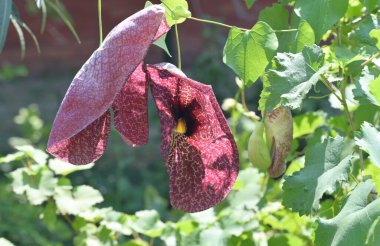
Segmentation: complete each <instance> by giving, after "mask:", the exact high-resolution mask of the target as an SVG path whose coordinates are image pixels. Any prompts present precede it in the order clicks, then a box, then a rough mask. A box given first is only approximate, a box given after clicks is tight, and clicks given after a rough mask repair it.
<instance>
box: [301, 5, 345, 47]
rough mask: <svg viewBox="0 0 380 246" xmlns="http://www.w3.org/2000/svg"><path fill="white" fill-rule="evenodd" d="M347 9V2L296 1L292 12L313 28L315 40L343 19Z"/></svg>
mask: <svg viewBox="0 0 380 246" xmlns="http://www.w3.org/2000/svg"><path fill="white" fill-rule="evenodd" d="M347 7H348V0H339V1H337V0H313V1H310V0H298V1H296V4H295V6H294V11H295V12H296V14H297V15H298V16H299V17H301V19H305V20H307V22H309V24H310V25H311V26H312V27H313V29H314V33H315V40H316V41H319V40H320V39H321V38H322V36H323V35H324V34H325V33H326V32H327V31H328V30H329V29H330V28H331V27H332V26H333V25H334V24H335V23H337V22H338V21H339V19H340V18H342V17H343V15H344V13H345V12H346V10H347Z"/></svg>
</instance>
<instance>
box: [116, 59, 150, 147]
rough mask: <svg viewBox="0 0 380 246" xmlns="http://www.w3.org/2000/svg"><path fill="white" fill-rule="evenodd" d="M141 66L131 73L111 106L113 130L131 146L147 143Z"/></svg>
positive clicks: (146, 111)
mask: <svg viewBox="0 0 380 246" xmlns="http://www.w3.org/2000/svg"><path fill="white" fill-rule="evenodd" d="M142 66H143V64H140V65H139V66H138V67H137V68H136V70H135V71H134V72H133V73H132V75H131V77H129V79H128V81H127V82H126V83H125V84H124V86H123V88H122V89H121V91H120V92H119V94H118V95H117V97H116V99H115V101H114V103H113V105H112V109H113V111H114V124H115V128H116V130H117V131H118V132H119V133H120V135H121V136H122V138H123V140H124V141H125V142H126V143H127V144H129V145H132V146H139V145H143V144H146V143H147V142H148V132H149V124H148V105H147V101H148V88H147V81H146V74H145V72H144V71H143V68H142Z"/></svg>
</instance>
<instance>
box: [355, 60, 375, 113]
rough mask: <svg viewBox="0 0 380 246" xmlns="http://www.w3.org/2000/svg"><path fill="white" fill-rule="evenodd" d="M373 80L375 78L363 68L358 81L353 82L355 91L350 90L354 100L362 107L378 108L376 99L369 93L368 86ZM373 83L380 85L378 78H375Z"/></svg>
mask: <svg viewBox="0 0 380 246" xmlns="http://www.w3.org/2000/svg"><path fill="white" fill-rule="evenodd" d="M373 80H375V76H374V75H372V74H371V73H370V72H369V71H368V67H364V69H363V71H362V74H361V76H360V78H359V80H358V81H355V89H353V90H352V93H353V95H354V99H355V100H357V101H358V102H359V103H360V104H362V105H368V104H373V105H376V106H380V104H379V103H378V101H377V100H376V98H374V97H373V96H372V94H371V93H370V89H369V85H370V83H371V82H372V81H373ZM375 83H380V78H377V79H376V82H375Z"/></svg>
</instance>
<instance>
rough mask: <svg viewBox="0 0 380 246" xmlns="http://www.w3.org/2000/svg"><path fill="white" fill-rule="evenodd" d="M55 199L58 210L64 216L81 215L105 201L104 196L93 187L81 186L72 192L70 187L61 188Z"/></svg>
mask: <svg viewBox="0 0 380 246" xmlns="http://www.w3.org/2000/svg"><path fill="white" fill-rule="evenodd" d="M54 199H55V201H56V204H57V207H58V210H59V211H60V212H61V213H63V214H73V215H80V214H81V213H83V212H86V211H87V210H88V209H90V208H91V207H92V206H93V205H95V204H97V203H100V202H102V201H103V196H102V195H101V194H100V192H99V191H98V190H95V189H94V188H92V187H91V186H87V185H81V186H78V187H77V188H76V189H75V190H73V191H71V188H70V187H66V186H59V187H57V188H56V190H55V195H54Z"/></svg>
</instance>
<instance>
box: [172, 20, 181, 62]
mask: <svg viewBox="0 0 380 246" xmlns="http://www.w3.org/2000/svg"><path fill="white" fill-rule="evenodd" d="M174 27H175V38H176V42H177V52H178V68H179V70H182V62H181V45H180V42H179V35H178V26H177V23H176V24H174Z"/></svg>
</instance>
